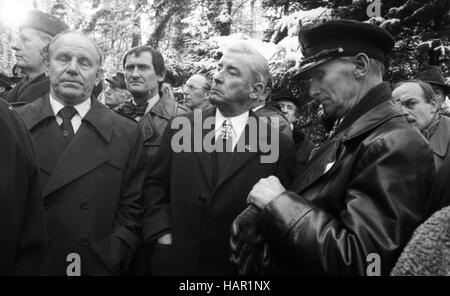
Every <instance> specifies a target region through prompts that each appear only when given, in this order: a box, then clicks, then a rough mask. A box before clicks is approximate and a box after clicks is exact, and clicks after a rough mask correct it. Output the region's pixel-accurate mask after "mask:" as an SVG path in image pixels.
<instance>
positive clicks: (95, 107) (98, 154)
mask: <svg viewBox="0 0 450 296" xmlns="http://www.w3.org/2000/svg"><path fill="white" fill-rule="evenodd" d="M22 108H23V110H21V111H20V112H21V114H22V115H23V118H24V120H25V122H26V124H27V126H28V128H29V129H30V130H33V129H34V128H37V127H38V126H39V125H40V123H41V122H43V121H44V120H45V119H47V118H52V117H53V118H54V117H55V116H54V114H53V110H52V109H51V106H50V102H49V97H48V95H46V96H44V97H42V98H40V99H38V100H36V101H34V102H33V103H31V104H29V105H26V106H24V107H22ZM111 112H113V111H110V110H108V109H107V107H105V106H103V105H102V104H101V103H99V102H97V101H96V100H92V104H91V109H90V110H89V112H88V113H87V114H86V116H85V117H84V119H83V123H82V125H81V126H80V128H79V130H78V131H77V133H76V135H75V136H74V137H73V139H72V140H71V142H70V143H69V144H68V146H67V148H66V149H65V150H64V152H63V153H62V155H61V156H59V159H58V160H57V163H56V165H55V166H54V168H53V166H52V165H50V166H48V165H47V164H46V163H45V162H46V161H48V160H50V159H51V157H49V155H46V154H48V152H51V151H53V150H54V149H52V147H53V145H54V141H55V139H54V138H51V135H53V134H52V133H51V132H50V129H51V128H52V127H53V125H51V124H50V125H46V126H43V127H42V131H41V132H39V133H37V134H34V136H33V137H34V140H35V143H36V144H37V146H39V147H36V148H37V149H38V157H39V161H40V166H41V167H42V168H44V169H45V168H46V167H52V172H51V173H50V172H49V173H50V176H49V178H48V181H47V183H46V185H45V187H44V188H43V194H42V195H43V197H47V196H49V195H50V194H51V193H53V192H55V191H56V190H58V189H60V188H62V187H63V186H65V185H67V184H69V183H70V182H72V181H73V180H75V179H77V178H79V177H81V176H82V175H84V174H86V173H88V172H90V171H92V170H93V169H95V168H96V167H98V166H100V165H101V164H102V163H104V162H106V161H107V160H108V159H109V157H110V155H109V153H108V151H109V150H108V147H107V145H108V142H109V141H111V138H112V134H113V126H114V122H113V118H112V114H111Z"/></svg>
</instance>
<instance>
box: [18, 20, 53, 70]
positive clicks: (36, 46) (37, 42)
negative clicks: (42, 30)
mask: <svg viewBox="0 0 450 296" xmlns="http://www.w3.org/2000/svg"><path fill="white" fill-rule="evenodd" d="M47 43H48V42H47V41H44V40H42V39H41V37H39V35H38V34H37V31H36V30H34V29H31V28H25V29H22V30H20V34H19V37H18V39H17V41H16V43H15V44H14V45H13V47H12V48H13V49H14V50H15V51H16V53H15V54H16V59H17V66H18V67H20V68H22V69H24V70H25V71H39V70H41V69H44V67H45V59H44V57H43V56H42V52H41V51H42V49H43V48H44V47H45V46H46V45H47Z"/></svg>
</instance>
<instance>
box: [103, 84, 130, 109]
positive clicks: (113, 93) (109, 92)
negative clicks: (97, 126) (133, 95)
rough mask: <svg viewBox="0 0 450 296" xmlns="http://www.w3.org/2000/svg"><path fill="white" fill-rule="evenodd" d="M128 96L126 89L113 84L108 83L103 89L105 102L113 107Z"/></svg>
mask: <svg viewBox="0 0 450 296" xmlns="http://www.w3.org/2000/svg"><path fill="white" fill-rule="evenodd" d="M129 96H130V93H129V92H128V91H127V90H126V89H121V88H118V87H116V86H115V85H114V84H110V85H109V87H108V88H107V89H106V91H105V104H106V105H108V106H110V107H113V108H114V107H116V106H119V105H120V104H122V103H123V102H125V100H126V99H127V98H128V97H129Z"/></svg>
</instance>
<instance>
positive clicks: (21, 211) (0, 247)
mask: <svg viewBox="0 0 450 296" xmlns="http://www.w3.org/2000/svg"><path fill="white" fill-rule="evenodd" d="M0 180H1V182H0V275H8V274H18V275H36V274H37V273H38V269H39V266H40V264H41V262H42V260H43V258H44V255H45V251H46V249H45V248H46V246H47V238H46V234H45V227H44V225H45V224H44V209H43V207H42V200H41V194H40V193H41V188H40V183H39V168H38V166H37V161H36V156H35V153H34V150H33V145H32V141H31V136H30V134H29V133H28V130H27V128H26V126H25V124H24V122H23V121H22V120H21V118H20V117H19V115H18V114H17V113H16V112H15V111H14V110H13V109H12V107H10V106H9V105H8V104H6V102H5V101H4V100H2V99H0Z"/></svg>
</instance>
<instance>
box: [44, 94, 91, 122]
mask: <svg viewBox="0 0 450 296" xmlns="http://www.w3.org/2000/svg"><path fill="white" fill-rule="evenodd" d="M49 97H50V106H51V107H52V110H53V113H54V114H55V116H56V115H58V113H59V111H61V109H62V108H64V107H65V106H64V104H62V103H61V102H60V101H58V100H56V99H55V98H54V97H53V96H52V94H50V95H49ZM73 107H74V108H75V110H77V112H78V115H80V117H81V118H84V117H85V116H86V114H87V113H88V112H89V109H91V100H90V99H87V100H84V101H83V102H81V103H79V104H77V105H75V106H73Z"/></svg>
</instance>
